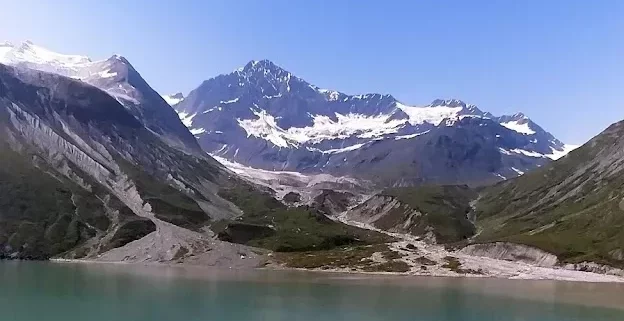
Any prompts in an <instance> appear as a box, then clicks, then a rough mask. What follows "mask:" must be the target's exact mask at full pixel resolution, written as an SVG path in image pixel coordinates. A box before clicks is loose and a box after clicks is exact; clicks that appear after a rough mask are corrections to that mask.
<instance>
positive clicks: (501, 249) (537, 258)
mask: <svg viewBox="0 0 624 321" xmlns="http://www.w3.org/2000/svg"><path fill="white" fill-rule="evenodd" d="M459 252H460V253H463V254H467V255H473V256H483V257H489V258H492V259H497V260H507V261H520V262H525V263H528V264H532V265H537V266H543V267H552V266H555V265H556V264H557V262H558V260H557V256H555V255H553V254H550V253H548V252H545V251H542V250H540V249H537V248H534V247H530V246H526V245H521V244H513V243H506V242H495V243H482V244H471V245H468V246H466V247H464V248H463V249H461V250H460V251H459Z"/></svg>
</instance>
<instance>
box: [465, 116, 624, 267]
mask: <svg viewBox="0 0 624 321" xmlns="http://www.w3.org/2000/svg"><path fill="white" fill-rule="evenodd" d="M622 127H624V125H622V124H619V125H614V126H612V127H611V128H610V130H608V131H607V132H605V133H603V134H601V135H600V136H598V137H596V138H595V139H593V140H592V141H591V142H590V143H587V144H586V145H584V146H583V147H581V148H579V149H577V150H575V151H573V152H572V153H571V154H570V155H568V156H567V157H565V158H563V159H561V160H559V161H557V162H554V163H552V164H550V165H548V166H545V167H543V168H540V169H537V170H535V171H533V172H530V173H528V174H525V175H523V176H521V177H519V178H517V179H515V180H512V181H508V182H504V183H501V184H498V185H496V186H493V187H489V188H487V189H485V190H484V191H483V193H482V197H481V199H480V201H479V203H478V205H477V211H476V212H477V218H478V225H479V227H480V229H481V230H482V233H480V235H479V236H478V237H477V241H480V242H491V241H507V242H513V243H520V244H526V245H529V246H534V247H537V248H540V249H542V250H545V251H548V252H551V253H553V254H555V255H557V256H558V258H559V259H560V260H561V261H563V262H567V263H577V262H583V261H593V262H597V263H602V264H609V265H613V266H618V267H624V260H623V258H622V257H621V255H618V254H620V253H621V251H622V249H624V210H623V208H622V206H621V204H622V199H623V197H624V176H623V175H622V168H621V165H620V164H619V162H620V161H621V160H619V159H618V158H617V157H613V155H616V154H617V153H619V151H620V150H621V148H622V147H621V144H620V143H619V141H620V140H621V139H620V138H621V137H622V134H623V132H624V129H623V128H622ZM618 251H619V252H618Z"/></svg>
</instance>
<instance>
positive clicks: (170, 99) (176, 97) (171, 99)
mask: <svg viewBox="0 0 624 321" xmlns="http://www.w3.org/2000/svg"><path fill="white" fill-rule="evenodd" d="M162 98H163V99H164V100H165V101H166V102H167V104H169V105H170V106H173V105H175V104H177V103H179V102H181V101H182V100H184V95H183V94H182V93H180V92H178V93H175V94H172V95H163V96H162Z"/></svg>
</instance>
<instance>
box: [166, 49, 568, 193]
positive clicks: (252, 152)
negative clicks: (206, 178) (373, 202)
mask: <svg viewBox="0 0 624 321" xmlns="http://www.w3.org/2000/svg"><path fill="white" fill-rule="evenodd" d="M174 108H175V110H176V111H177V112H178V115H179V116H180V118H181V119H182V121H183V123H184V124H185V125H187V126H188V127H189V128H190V130H191V132H192V133H193V134H194V135H195V136H196V137H197V138H198V140H199V143H200V145H201V146H202V148H203V149H204V150H205V151H206V152H208V153H211V154H213V155H216V156H220V157H223V158H225V159H227V160H229V161H233V162H236V163H241V164H243V165H247V166H251V167H254V168H260V169H267V170H280V171H283V170H285V171H297V172H303V173H330V174H337V175H354V176H360V175H362V178H366V179H371V178H374V179H378V178H380V177H381V178H382V180H383V181H384V184H385V185H386V186H387V185H414V184H421V183H423V182H433V183H470V184H480V183H483V182H492V181H498V180H501V179H505V178H511V177H515V176H518V175H519V174H521V173H523V172H526V171H528V170H531V169H533V168H535V167H538V166H542V165H543V164H545V163H547V162H548V161H549V160H550V159H552V158H556V157H558V156H560V155H562V154H564V153H565V152H566V151H567V150H568V148H567V146H566V145H565V144H563V143H562V142H560V141H559V140H557V139H556V138H554V137H553V136H552V135H551V134H549V133H548V132H546V131H545V130H543V129H542V128H541V127H539V126H538V125H537V124H535V123H534V122H532V121H531V120H530V119H528V118H527V117H526V116H524V115H523V114H516V115H512V116H502V117H495V116H493V115H492V114H490V113H487V112H483V111H481V110H479V108H477V107H476V106H474V105H469V104H466V103H464V102H462V101H460V100H455V99H451V100H435V101H433V102H432V103H431V104H430V105H428V106H424V107H416V106H408V105H405V104H403V103H401V102H399V101H398V100H396V99H395V98H394V97H392V96H391V95H381V94H366V95H347V94H344V93H341V92H338V91H333V90H327V89H320V88H318V87H316V86H314V85H312V84H309V83H307V82H306V81H305V80H303V79H301V78H298V77H296V76H294V75H293V74H291V73H290V72H288V71H286V70H284V69H282V68H280V67H279V66H277V65H275V64H274V63H272V62H270V61H268V60H262V61H251V62H249V63H248V64H247V65H245V66H244V67H243V68H240V69H238V70H236V71H234V72H232V73H230V74H225V75H219V76H217V77H215V78H212V79H209V80H206V81H204V82H203V83H202V84H201V85H200V86H199V87H198V88H196V89H195V90H193V91H191V92H190V93H189V94H188V96H187V97H186V98H184V100H182V101H181V102H179V103H177V104H175V105H174ZM456 130H457V131H468V132H470V133H471V134H472V138H470V139H465V138H464V137H460V136H458V135H456V134H454V131H456ZM439 139H442V140H444V141H447V142H446V143H443V144H437V145H436V140H439ZM429 145H434V146H436V148H437V149H438V150H437V151H435V152H432V153H430V154H426V153H425V154H422V153H421V152H422V150H421V149H423V148H425V146H429ZM457 148H458V149H459V150H456V149H457ZM477 149H478V150H477ZM395 152H396V153H401V154H402V155H401V157H394V156H393V155H388V153H395ZM473 154H488V155H489V158H488V159H480V160H477V159H475V158H474V157H473ZM464 158H465V159H464ZM406 159H407V161H406ZM477 163H478V164H477ZM430 164H435V165H436V168H429V167H430ZM382 168H391V169H394V168H401V169H402V170H404V171H406V173H407V174H408V175H403V174H401V175H397V174H394V173H388V174H386V173H382V171H381V170H378V169H382ZM370 169H372V172H375V173H373V174H371V175H367V173H369V172H371V170H370ZM468 170H470V171H472V172H473V174H466V173H468ZM477 170H478V171H477ZM449 171H450V172H451V173H452V174H447V172H449ZM455 172H457V173H455ZM458 173H459V174H458ZM464 176H465V177H464ZM469 176H471V177H469Z"/></svg>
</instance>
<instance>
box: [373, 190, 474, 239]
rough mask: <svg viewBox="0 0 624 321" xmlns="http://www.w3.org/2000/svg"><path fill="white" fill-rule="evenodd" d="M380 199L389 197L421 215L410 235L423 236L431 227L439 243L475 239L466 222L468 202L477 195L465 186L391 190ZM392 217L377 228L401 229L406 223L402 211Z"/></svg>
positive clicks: (412, 227) (413, 223)
mask: <svg viewBox="0 0 624 321" xmlns="http://www.w3.org/2000/svg"><path fill="white" fill-rule="evenodd" d="M381 195H382V196H391V197H394V198H396V199H398V200H399V201H400V202H401V203H403V204H406V205H407V206H409V207H410V208H412V209H414V210H416V211H418V212H420V213H422V214H423V215H422V216H421V217H420V218H418V219H414V220H412V225H411V226H410V227H409V232H411V233H412V234H414V235H422V234H425V233H426V232H427V227H428V226H430V227H433V233H434V235H435V237H436V240H437V241H438V242H439V243H448V242H457V241H461V240H465V239H467V238H468V237H470V236H472V235H474V232H475V229H474V226H473V224H472V223H471V222H470V221H469V220H468V219H467V215H468V213H470V211H471V210H472V209H471V207H470V202H471V201H472V200H474V199H476V197H477V193H476V192H475V191H474V190H472V189H470V188H469V187H467V186H454V185H444V186H420V187H401V188H391V189H388V190H385V191H384V192H382V193H381ZM393 214H394V215H392V214H391V215H386V216H385V217H384V218H382V219H381V220H379V221H378V222H376V225H377V226H379V227H380V228H386V229H387V228H391V227H393V226H400V225H402V224H403V222H405V221H406V220H408V218H407V217H405V211H401V210H400V209H397V210H395V213H393Z"/></svg>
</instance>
